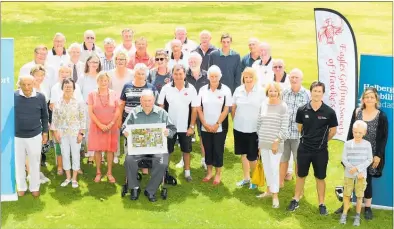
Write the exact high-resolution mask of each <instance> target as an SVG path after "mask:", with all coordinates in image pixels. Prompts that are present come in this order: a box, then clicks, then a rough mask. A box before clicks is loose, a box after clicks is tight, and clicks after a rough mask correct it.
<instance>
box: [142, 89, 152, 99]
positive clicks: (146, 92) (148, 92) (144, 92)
mask: <svg viewBox="0 0 394 229" xmlns="http://www.w3.org/2000/svg"><path fill="white" fill-rule="evenodd" d="M142 96H153V97H155V95H154V94H153V91H152V90H151V89H144V90H142V92H141V96H140V97H141V98H142Z"/></svg>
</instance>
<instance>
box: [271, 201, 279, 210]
mask: <svg viewBox="0 0 394 229" xmlns="http://www.w3.org/2000/svg"><path fill="white" fill-rule="evenodd" d="M272 208H279V200H278V199H272Z"/></svg>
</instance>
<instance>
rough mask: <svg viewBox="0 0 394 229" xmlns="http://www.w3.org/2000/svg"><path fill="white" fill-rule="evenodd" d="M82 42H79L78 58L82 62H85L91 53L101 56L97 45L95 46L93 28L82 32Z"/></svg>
mask: <svg viewBox="0 0 394 229" xmlns="http://www.w3.org/2000/svg"><path fill="white" fill-rule="evenodd" d="M83 39H84V42H83V43H82V44H81V49H82V52H81V56H80V58H79V60H80V61H82V62H83V63H85V62H86V60H87V59H88V57H89V56H91V55H92V54H96V55H97V56H101V55H102V54H103V52H102V51H101V49H100V48H99V47H97V46H96V44H95V42H96V34H95V33H94V32H93V30H86V31H85V33H84V34H83Z"/></svg>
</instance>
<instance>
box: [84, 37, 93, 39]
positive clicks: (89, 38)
mask: <svg viewBox="0 0 394 229" xmlns="http://www.w3.org/2000/svg"><path fill="white" fill-rule="evenodd" d="M86 39H88V40H89V39H90V40H94V37H86Z"/></svg>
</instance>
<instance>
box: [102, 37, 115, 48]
mask: <svg viewBox="0 0 394 229" xmlns="http://www.w3.org/2000/svg"><path fill="white" fill-rule="evenodd" d="M104 45H114V46H115V40H114V39H112V38H110V37H107V38H105V39H104Z"/></svg>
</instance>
